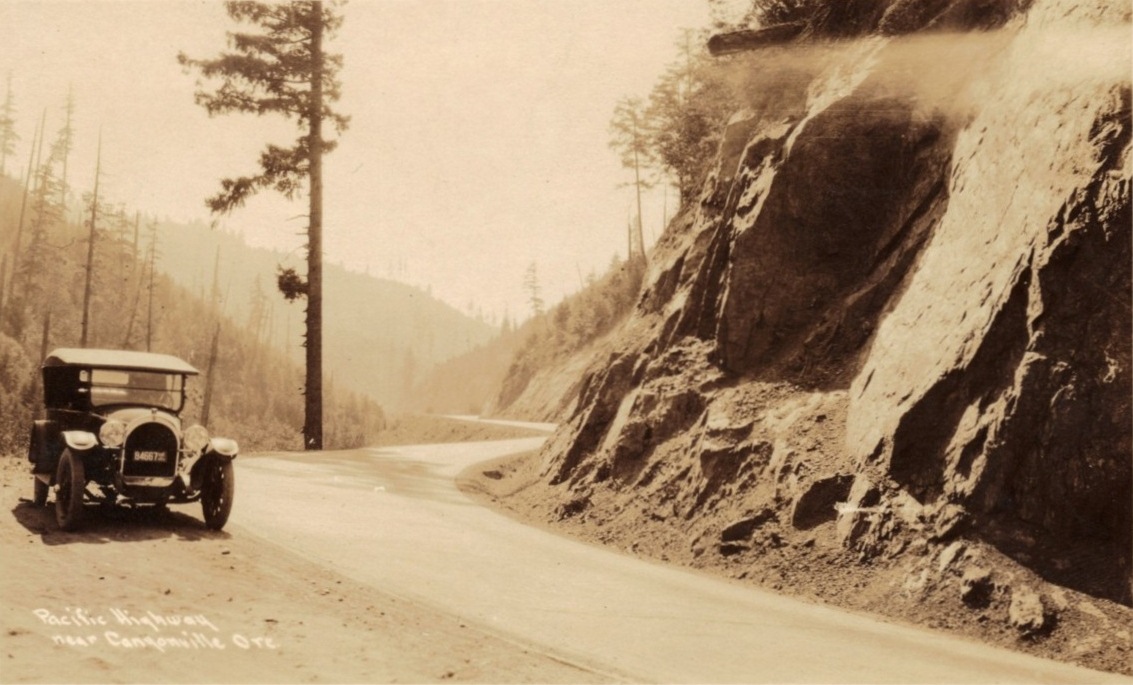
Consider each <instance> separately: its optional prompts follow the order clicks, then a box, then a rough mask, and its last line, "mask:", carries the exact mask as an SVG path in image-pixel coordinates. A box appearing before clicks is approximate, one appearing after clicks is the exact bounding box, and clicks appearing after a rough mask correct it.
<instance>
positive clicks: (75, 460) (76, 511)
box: [55, 449, 87, 530]
mask: <svg viewBox="0 0 1133 685" xmlns="http://www.w3.org/2000/svg"><path fill="white" fill-rule="evenodd" d="M55 484H56V487H57V488H58V489H57V490H56V491H55V520H56V521H57V522H58V523H59V527H60V528H61V529H63V530H75V529H76V528H78V527H79V523H80V522H81V521H82V518H83V494H84V493H85V492H86V489H87V479H86V474H85V472H84V470H83V460H82V459H80V458H79V457H76V456H75V454H74V453H73V452H72V451H71V450H69V449H66V450H63V456H61V457H59V469H58V470H57V471H56V472H55Z"/></svg>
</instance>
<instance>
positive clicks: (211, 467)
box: [201, 459, 236, 530]
mask: <svg viewBox="0 0 1133 685" xmlns="http://www.w3.org/2000/svg"><path fill="white" fill-rule="evenodd" d="M235 493H236V471H235V469H233V468H232V461H231V460H229V459H213V460H211V462H210V463H208V464H205V479H204V483H203V484H202V485H201V509H202V511H203V512H204V516H205V525H206V526H208V527H209V528H211V529H213V530H220V529H221V528H223V527H224V524H226V523H228V515H229V514H231V513H232V496H233V495H234V494H235Z"/></svg>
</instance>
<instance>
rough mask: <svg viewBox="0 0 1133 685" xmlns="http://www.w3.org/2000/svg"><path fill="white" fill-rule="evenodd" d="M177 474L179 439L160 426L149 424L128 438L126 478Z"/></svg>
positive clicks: (124, 467) (123, 471) (125, 465)
mask: <svg viewBox="0 0 1133 685" xmlns="http://www.w3.org/2000/svg"><path fill="white" fill-rule="evenodd" d="M176 472H177V436H176V435H175V434H174V433H173V431H172V430H170V429H169V428H168V427H167V426H163V425H161V424H160V423H146V424H142V425H141V426H138V427H137V428H135V429H134V430H133V431H132V432H131V433H130V435H129V436H128V437H127V438H126V461H125V464H124V465H123V467H122V475H124V476H148V477H155V476H166V477H170V476H173V474H175V473H176Z"/></svg>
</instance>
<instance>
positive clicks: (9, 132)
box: [0, 72, 20, 176]
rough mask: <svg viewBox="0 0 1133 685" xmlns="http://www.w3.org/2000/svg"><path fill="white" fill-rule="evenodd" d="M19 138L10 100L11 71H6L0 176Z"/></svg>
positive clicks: (0, 116)
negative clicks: (6, 83)
mask: <svg viewBox="0 0 1133 685" xmlns="http://www.w3.org/2000/svg"><path fill="white" fill-rule="evenodd" d="M19 139H20V136H19V135H17V134H16V105H15V103H14V102H13V100H12V72H8V89H7V91H6V92H5V94H4V104H3V105H0V176H2V175H3V174H4V165H5V164H6V163H7V161H8V155H10V154H13V153H15V151H16V141H17V140H19Z"/></svg>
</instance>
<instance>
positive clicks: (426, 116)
mask: <svg viewBox="0 0 1133 685" xmlns="http://www.w3.org/2000/svg"><path fill="white" fill-rule="evenodd" d="M706 6H707V2H706V0H380V1H379V0H352V1H351V2H350V3H349V4H347V6H346V8H345V10H344V12H345V17H346V20H345V23H344V25H343V28H342V30H341V32H340V34H339V36H338V38H337V39H336V40H335V41H334V42H333V43H332V44H331V45H330V48H331V49H332V50H335V51H338V52H341V53H343V55H344V57H345V61H346V64H345V67H344V69H343V71H342V74H341V78H342V82H343V93H344V95H343V99H342V101H341V103H340V104H339V109H340V110H341V111H343V112H344V113H346V114H349V115H350V116H351V118H352V120H351V125H350V129H349V130H348V131H347V132H346V134H345V135H344V136H343V138H342V140H341V143H340V147H339V149H338V150H336V151H335V152H334V153H333V154H332V155H330V156H329V157H328V158H327V161H326V173H327V180H326V215H325V225H326V237H325V249H326V255H327V258H328V259H329V260H331V261H333V262H338V263H341V264H344V265H346V266H347V267H349V268H352V269H355V270H365V269H367V268H368V269H369V270H370V272H371V273H373V274H375V275H383V276H385V275H389V274H390V273H391V269H394V270H396V271H395V273H394V275H395V277H397V278H398V279H399V280H403V281H406V282H410V283H414V284H417V285H426V284H428V285H431V286H432V288H433V292H434V294H436V295H438V296H440V297H441V298H442V299H445V300H446V301H448V302H450V303H451V304H453V305H456V306H458V307H460V308H462V309H467V307H468V305H469V304H470V303H472V304H474V305H475V306H480V307H482V308H483V309H484V311H485V312H487V313H490V314H496V315H498V314H501V313H502V312H503V310H504V309H505V308H507V309H509V310H510V312H511V314H512V316H513V317H515V316H516V315H520V316H525V315H526V314H527V306H526V304H525V297H524V294H523V290H522V280H523V273H524V271H525V270H526V268H527V266H528V265H529V264H530V263H531V262H536V263H537V265H538V270H539V275H540V279H541V281H542V284H543V287H544V297H545V298H546V299H548V300H549V301H555V300H558V299H559V298H560V297H561V296H562V295H563V294H565V293H569V292H572V291H574V290H575V289H577V287H578V283H579V274H580V273H581V274H582V275H585V274H587V273H588V272H590V271H591V270H595V271H599V272H600V271H602V270H603V269H604V268H605V267H606V265H607V264H608V263H609V261H610V259H611V257H612V256H613V255H614V254H615V253H617V254H624V251H625V226H626V222H627V213H628V211H629V209H630V207H631V204H632V203H631V189H630V188H627V187H619V184H620V183H624V182H625V181H626V180H627V179H628V175H627V173H626V172H625V171H624V170H622V169H621V167H620V164H619V162H618V160H617V158H616V156H615V155H614V153H613V152H611V151H610V150H609V149H608V147H607V142H608V140H609V134H608V123H609V119H610V115H611V112H612V110H613V108H614V105H615V103H616V102H617V100H618V99H619V98H621V97H623V96H626V95H639V96H642V97H644V96H646V95H647V94H648V92H649V90H650V89H651V87H652V84H653V83H654V81H655V80H656V78H657V76H659V75H660V74H661V72H662V71H663V70H664V68H665V66H666V65H667V64H668V63H669V62H671V61H673V60H674V59H675V57H676V49H675V47H674V46H675V44H676V42H677V40H678V38H679V36H680V29H681V28H684V27H701V26H703V25H704V24H706V23H707V7H706ZM234 28H235V25H234V24H233V23H232V22H231V21H230V20H228V18H227V16H226V15H225V13H224V10H223V7H222V5H221V3H220V2H213V1H210V2H202V1H199V0H193V1H188V0H182V1H177V2H174V1H173V0H148V1H140V0H114V1H111V0H95V1H91V0H83V1H82V2H79V1H72V2H62V1H58V0H55V1H44V0H0V46H2V47H0V77H3V76H4V75H6V74H7V73H9V72H10V73H11V75H12V88H13V91H14V96H15V103H16V106H17V124H18V127H19V133H20V135H21V136H22V140H21V141H20V143H19V146H18V149H17V153H16V159H15V160H9V163H8V165H7V166H8V168H7V172H8V173H9V174H10V175H20V174H22V173H23V169H24V167H25V166H26V164H27V155H28V149H29V147H30V143H31V140H32V134H33V129H34V127H35V124H36V120H37V119H38V117H39V115H40V113H41V112H42V111H43V110H44V109H45V108H46V111H47V130H48V134H49V136H54V134H55V132H56V131H57V130H58V129H59V127H60V126H61V125H62V121H63V104H64V101H65V98H66V93H67V89H68V87H69V86H70V87H73V89H74V94H75V100H76V112H75V127H76V129H77V140H76V145H77V147H76V150H75V152H74V153H73V155H72V157H71V162H70V171H69V175H70V180H72V182H73V183H74V184H76V185H78V186H79V187H81V188H83V189H89V188H90V187H91V184H92V179H93V175H94V173H93V171H94V157H95V149H96V144H97V136H98V131H99V129H100V128H101V131H102V139H103V170H104V172H105V176H104V177H103V181H102V184H103V188H104V189H105V192H106V196H107V197H108V199H110V200H112V201H117V202H124V203H126V204H127V205H128V206H129V207H130V208H136V209H140V210H142V211H143V212H150V213H154V214H157V215H159V216H169V217H171V218H174V219H177V220H182V221H188V220H193V219H199V220H202V221H206V220H208V218H209V217H208V215H207V210H206V209H205V207H204V204H203V201H204V198H205V197H207V196H209V195H211V194H213V193H215V191H216V189H217V180H218V179H219V178H221V177H222V176H226V175H237V174H244V173H249V172H252V171H254V170H255V168H256V167H255V164H256V160H257V158H258V153H259V151H260V150H261V149H262V148H263V146H264V144H265V143H266V142H269V141H272V142H278V143H283V144H287V143H290V142H291V141H292V140H293V139H294V138H295V137H296V135H297V134H296V129H295V128H294V125H293V124H291V123H288V122H285V121H283V120H281V119H270V118H256V117H252V116H249V115H229V116H223V117H217V118H214V119H209V118H208V117H207V115H206V114H205V113H204V111H203V110H202V109H201V108H199V107H197V106H196V105H195V104H194V103H193V91H194V87H195V80H196V76H195V75H194V74H185V73H183V72H182V70H181V67H180V66H179V65H178V64H177V61H176V54H177V52H178V51H184V52H186V53H188V54H189V55H190V56H194V57H211V56H213V55H215V54H216V53H218V52H219V51H220V50H221V49H223V48H224V46H225V44H224V40H225V32H226V31H228V30H232V29H234ZM0 88H2V82H0ZM0 95H2V91H0ZM49 140H50V138H49ZM673 201H674V198H673V195H672V194H670V195H669V202H670V206H671V205H672V203H673ZM661 211H662V208H661V195H660V193H659V192H658V193H657V194H656V195H655V197H654V198H653V200H652V202H650V203H649V205H648V206H647V207H646V209H645V211H644V214H645V223H646V229H647V230H646V234H647V240H648V239H649V233H650V232H651V231H652V232H653V233H654V234H656V233H657V232H658V230H659V224H660V221H661ZM303 213H305V205H304V204H303V203H301V202H300V203H296V204H293V205H290V206H288V205H286V203H283V202H281V201H280V200H279V199H277V197H276V196H275V195H270V194H268V195H265V196H264V197H263V199H257V200H255V201H253V202H252V203H250V204H249V205H248V207H246V208H244V209H242V210H238V211H237V212H236V213H234V214H233V215H231V216H229V217H227V218H224V219H223V220H222V222H221V225H222V226H224V227H226V228H228V229H229V230H238V231H240V232H242V233H243V234H244V235H245V237H246V239H247V241H248V242H249V243H251V244H253V245H263V246H270V247H275V248H279V249H282V250H285V251H293V252H294V254H295V255H296V256H299V255H300V254H301V252H300V250H299V248H300V246H301V245H302V242H303V241H302V237H301V236H300V235H299V234H300V231H301V230H302V227H303V223H302V220H301V219H297V218H295V217H296V216H297V215H299V214H303ZM166 258H167V259H169V258H175V257H174V256H167V257H166Z"/></svg>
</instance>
